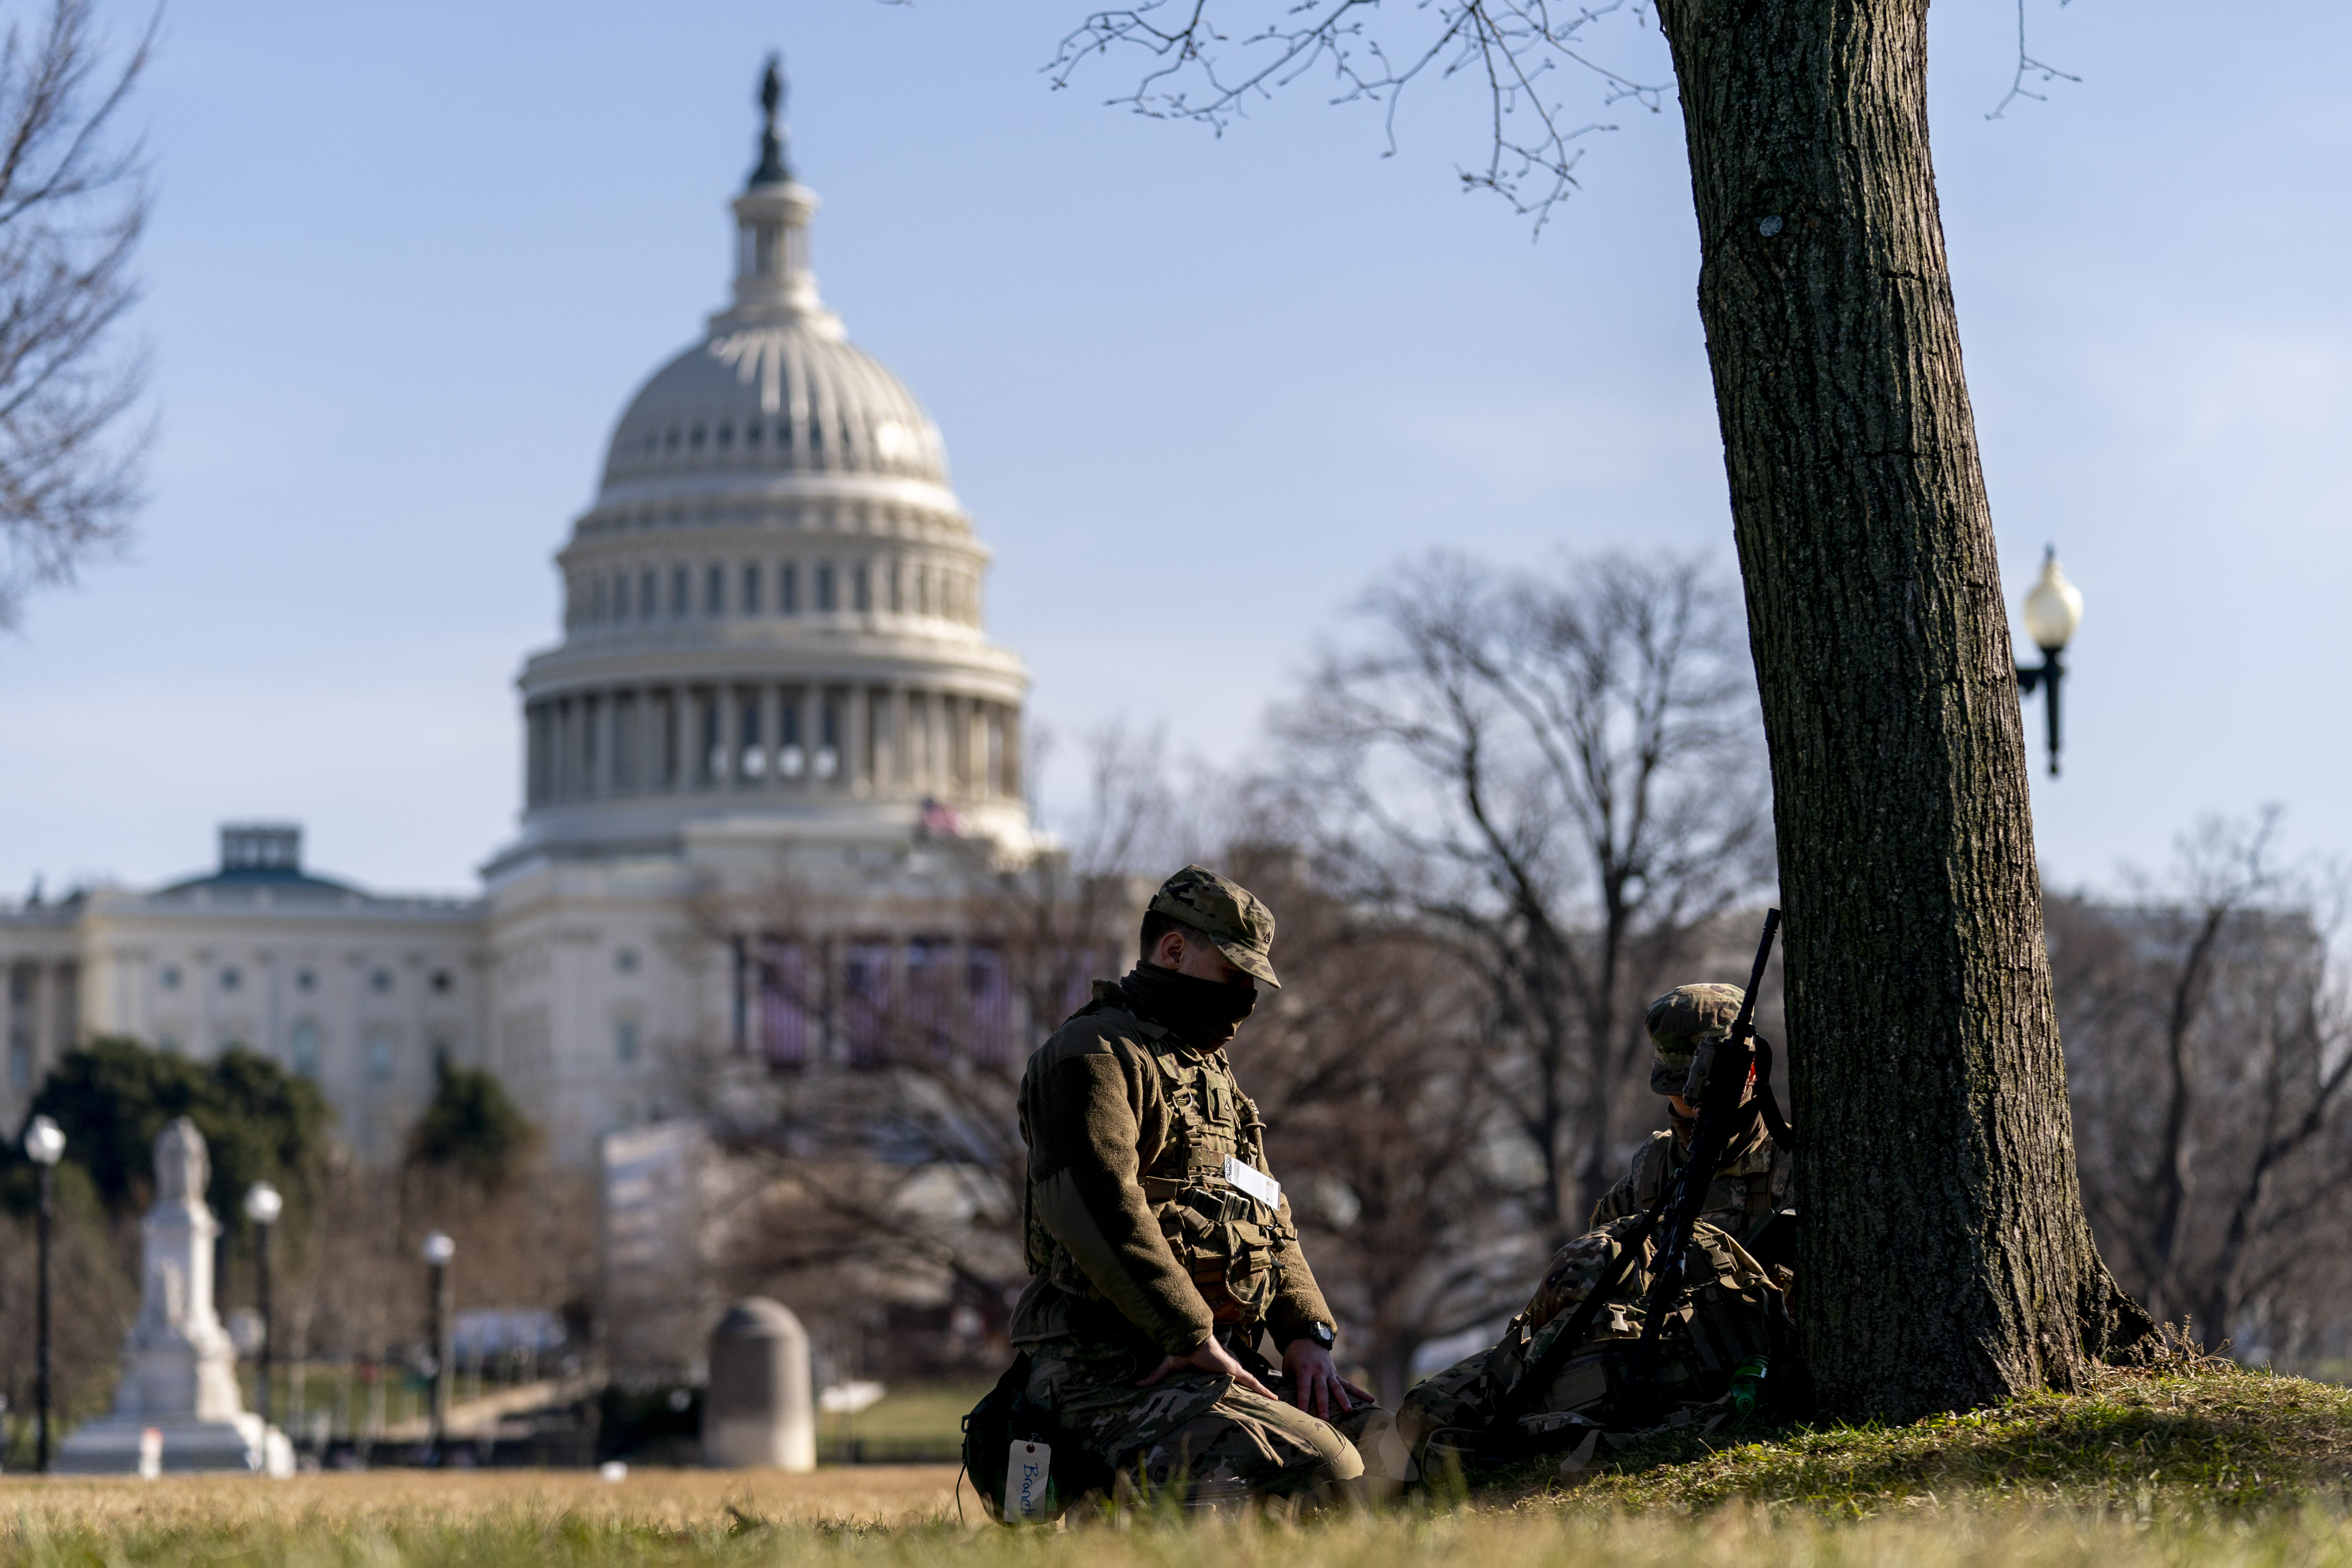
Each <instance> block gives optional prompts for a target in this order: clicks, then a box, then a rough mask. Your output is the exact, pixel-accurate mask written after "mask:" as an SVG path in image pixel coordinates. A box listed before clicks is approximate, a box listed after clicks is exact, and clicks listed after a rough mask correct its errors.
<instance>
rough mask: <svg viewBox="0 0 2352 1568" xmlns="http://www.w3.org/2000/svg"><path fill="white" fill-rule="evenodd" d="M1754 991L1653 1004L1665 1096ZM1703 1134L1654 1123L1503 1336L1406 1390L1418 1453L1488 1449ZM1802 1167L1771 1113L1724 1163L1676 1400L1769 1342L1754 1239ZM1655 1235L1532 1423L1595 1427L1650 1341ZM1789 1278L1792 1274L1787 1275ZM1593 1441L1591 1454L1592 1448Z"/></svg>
mask: <svg viewBox="0 0 2352 1568" xmlns="http://www.w3.org/2000/svg"><path fill="white" fill-rule="evenodd" d="M1743 998H1744V993H1743V992H1742V991H1741V990H1740V988H1739V987H1738V986H1736V985H1681V986H1677V987H1675V989H1674V990H1672V991H1669V992H1667V993H1666V994H1664V996H1661V997H1659V998H1658V999H1657V1000H1656V1001H1655V1002H1653V1003H1652V1004H1651V1005H1650V1008H1649V1013H1648V1016H1647V1017H1646V1019H1645V1020H1644V1022H1645V1024H1646V1026H1647V1028H1648V1031H1649V1035H1650V1043H1651V1047H1652V1049H1653V1050H1654V1053H1655V1059H1654V1062H1653V1063H1652V1066H1651V1069H1650V1087H1651V1088H1652V1089H1654V1090H1655V1091H1656V1092H1657V1093H1659V1094H1662V1095H1676V1094H1680V1093H1682V1092H1683V1089H1684V1086H1685V1083H1686V1082H1687V1080H1688V1078H1689V1073H1690V1066H1691V1061H1692V1058H1694V1057H1695V1056H1696V1052H1697V1047H1698V1043H1699V1042H1700V1041H1701V1040H1704V1039H1707V1038H1710V1037H1713V1038H1721V1037H1723V1035H1724V1034H1725V1033H1726V1032H1727V1031H1728V1029H1729V1026H1730V1025H1731V1024H1732V1022H1733V1021H1734V1020H1735V1019H1736V1018H1737V1017H1738V1014H1739V1005H1740V1003H1741V1001H1742V1000H1743ZM1693 1131H1696V1127H1695V1124H1693V1123H1686V1122H1678V1124H1677V1126H1676V1127H1675V1129H1674V1130H1673V1131H1660V1132H1655V1133H1653V1134H1651V1136H1650V1138H1649V1140H1648V1142H1644V1143H1643V1145H1642V1147H1641V1148H1640V1149H1638V1150H1636V1151H1635V1152H1634V1155H1633V1168H1632V1169H1631V1170H1629V1171H1628V1172H1627V1173H1625V1175H1624V1177H1623V1178H1622V1180H1620V1181H1619V1182H1618V1183H1617V1184H1616V1185H1615V1186H1613V1187H1612V1188H1610V1189H1609V1191H1608V1192H1606V1193H1604V1194H1601V1201H1600V1202H1599V1203H1597V1204H1595V1205H1593V1209H1592V1224H1591V1230H1590V1231H1589V1232H1588V1233H1587V1234H1586V1235H1584V1236H1581V1237H1578V1238H1577V1239H1576V1240H1574V1241H1571V1242H1570V1243H1569V1244H1568V1245H1567V1246H1566V1247H1561V1248H1560V1249H1559V1252H1558V1253H1556V1254H1554V1255H1553V1257H1552V1260H1551V1263H1550V1265H1549V1268H1546V1269H1545V1271H1544V1278H1543V1282H1542V1284H1540V1285H1538V1287H1537V1288H1536V1292H1535V1295H1534V1296H1533V1297H1532V1298H1530V1299H1529V1300H1528V1304H1527V1307H1526V1308H1525V1309H1524V1310H1522V1311H1521V1312H1520V1313H1519V1314H1518V1316H1517V1317H1515V1318H1513V1319H1512V1320H1511V1322H1510V1325H1509V1327H1508V1328H1507V1329H1506V1330H1505V1331H1504V1333H1503V1338H1502V1341H1501V1342H1499V1343H1497V1344H1496V1345H1494V1346H1493V1347H1491V1348H1490V1349H1487V1350H1484V1351H1481V1352H1478V1353H1477V1354H1475V1355H1473V1356H1470V1357H1467V1358H1465V1360H1463V1361H1460V1362H1457V1363H1454V1365H1452V1366H1450V1367H1447V1368H1446V1369H1445V1370H1444V1371H1443V1372H1441V1373H1436V1374H1435V1375H1434V1376H1432V1377H1429V1378H1427V1379H1424V1380H1423V1382H1422V1383H1420V1384H1417V1385H1416V1386H1415V1387H1414V1388H1413V1389H1412V1392H1411V1393H1409V1394H1406V1395H1405V1398H1404V1404H1403V1405H1402V1407H1401V1408H1400V1410H1399V1411H1398V1414H1397V1426H1398V1429H1399V1431H1400V1432H1401V1433H1402V1434H1403V1436H1405V1439H1406V1441H1407V1443H1408V1445H1409V1446H1410V1448H1411V1450H1412V1455H1413V1456H1414V1458H1415V1459H1416V1461H1419V1462H1423V1463H1425V1462H1426V1460H1425V1458H1424V1456H1425V1455H1427V1454H1429V1453H1431V1452H1433V1451H1446V1450H1449V1449H1453V1450H1459V1451H1461V1452H1464V1453H1467V1452H1468V1451H1471V1450H1475V1448H1476V1447H1479V1446H1480V1441H1481V1439H1483V1437H1484V1436H1485V1434H1486V1430H1487V1428H1488V1426H1490V1425H1491V1423H1492V1422H1493V1420H1494V1418H1495V1416H1496V1415H1497V1414H1498V1413H1499V1412H1500V1410H1501V1408H1502V1405H1503V1402H1504V1400H1505V1398H1506V1396H1507V1395H1508V1394H1511V1392H1512V1391H1513V1390H1514V1389H1515V1388H1516V1387H1517V1384H1518V1381H1519V1379H1520V1376H1521V1374H1522V1373H1524V1371H1525V1369H1526V1367H1527V1364H1528V1362H1529V1361H1530V1360H1531V1359H1533V1358H1534V1357H1535V1356H1537V1355H1538V1354H1540V1353H1541V1352H1542V1351H1543V1349H1544V1348H1545V1347H1546V1346H1547V1345H1548V1344H1549V1338H1548V1337H1547V1336H1546V1334H1545V1332H1544V1331H1545V1330H1546V1328H1547V1327H1548V1326H1549V1327H1553V1328H1554V1331H1558V1330H1562V1329H1565V1328H1566V1327H1567V1320H1568V1319H1569V1318H1570V1317H1572V1316H1573V1315H1574V1314H1575V1311H1576V1309H1577V1308H1578V1307H1579V1306H1580V1305H1581V1304H1582V1303H1583V1301H1584V1299H1585V1298H1586V1297H1587V1296H1588V1295H1590V1294H1591V1289H1592V1286H1593V1283H1594V1281H1596V1280H1597V1279H1600V1277H1601V1274H1602V1273H1603V1272H1604V1271H1605V1270H1606V1269H1607V1268H1608V1267H1609V1265H1610V1264H1611V1263H1612V1261H1613V1260H1614V1259H1615V1258H1616V1257H1617V1255H1618V1253H1619V1251H1620V1250H1621V1249H1622V1244H1623V1242H1624V1240H1625V1239H1626V1238H1627V1237H1630V1236H1631V1235H1632V1234H1633V1232H1634V1231H1635V1230H1636V1229H1638V1228H1639V1227H1640V1226H1641V1223H1642V1219H1643V1216H1644V1215H1647V1214H1648V1213H1649V1211H1650V1208H1651V1206H1652V1205H1654V1204H1655V1203H1656V1202H1657V1200H1658V1197H1659V1195H1660V1194H1662V1193H1663V1192H1664V1191H1665V1190H1666V1187H1667V1185H1668V1184H1669V1183H1671V1182H1672V1180H1673V1179H1674V1177H1675V1173H1677V1172H1679V1171H1680V1170H1681V1169H1682V1166H1683V1164H1684V1163H1685V1160H1686V1159H1687V1158H1688V1153H1689V1148H1690V1137H1691V1133H1692V1132H1693ZM1792 1166H1793V1163H1792V1161H1791V1160H1790V1155H1789V1152H1788V1151H1786V1150H1782V1149H1780V1148H1777V1147H1775V1145H1774V1144H1773V1142H1772V1140H1771V1139H1770V1137H1769V1135H1767V1134H1766V1132H1765V1131H1764V1129H1763V1127H1762V1126H1761V1125H1760V1123H1759V1125H1758V1126H1757V1127H1756V1128H1755V1129H1754V1130H1753V1131H1752V1132H1751V1133H1750V1134H1749V1135H1748V1138H1747V1139H1746V1140H1745V1141H1744V1142H1741V1143H1739V1144H1738V1145H1736V1146H1735V1147H1734V1150H1733V1152H1732V1153H1731V1156H1730V1158H1728V1159H1727V1160H1726V1161H1724V1162H1723V1163H1721V1164H1719V1165H1717V1167H1716V1175H1715V1180H1714V1181H1713V1182H1711V1183H1710V1184H1708V1186H1707V1193H1706V1206H1705V1207H1704V1208H1703V1209H1702V1210H1701V1211H1700V1215H1699V1221H1700V1223H1699V1225H1698V1226H1697V1228H1696V1230H1695V1231H1694V1232H1693V1253H1692V1259H1691V1267H1690V1271H1689V1274H1688V1276H1687V1281H1686V1287H1685V1290H1684V1293H1683V1296H1682V1304H1681V1306H1680V1307H1679V1308H1678V1309H1677V1315H1678V1317H1679V1319H1680V1321H1681V1323H1680V1327H1675V1326H1673V1325H1669V1327H1668V1328H1667V1329H1666V1330H1665V1331H1664V1339H1663V1341H1662V1350H1661V1355H1660V1362H1659V1367H1658V1388H1659V1391H1660V1393H1661V1394H1664V1396H1665V1398H1666V1399H1667V1401H1668V1402H1669V1403H1670V1404H1671V1403H1675V1402H1681V1403H1684V1404H1685V1405H1687V1404H1688V1403H1691V1402H1693V1401H1702V1400H1709V1399H1713V1398H1715V1397H1717V1396H1718V1395H1720V1394H1722V1393H1723V1391H1724V1388H1725V1386H1726V1385H1727V1383H1728V1382H1729V1380H1730V1377H1731V1375H1732V1373H1733V1372H1734V1371H1735V1370H1736V1368H1737V1367H1738V1364H1739V1363H1740V1362H1742V1361H1744V1360H1745V1359H1746V1358H1747V1357H1748V1356H1749V1355H1751V1354H1757V1353H1761V1352H1763V1351H1764V1349H1765V1336H1766V1331H1767V1324H1768V1321H1769V1317H1770V1314H1771V1312H1772V1311H1773V1310H1777V1309H1778V1306H1779V1303H1778V1302H1777V1301H1775V1300H1773V1298H1774V1297H1775V1295H1776V1294H1777V1293H1778V1290H1779V1289H1780V1285H1776V1283H1775V1279H1774V1278H1773V1277H1771V1276H1769V1275H1768V1274H1767V1273H1766V1271H1765V1269H1764V1268H1762V1267H1761V1266H1760V1265H1759V1263H1758V1262H1757V1261H1756V1259H1755V1258H1754V1257H1753V1256H1752V1255H1751V1254H1750V1253H1749V1252H1748V1250H1747V1247H1745V1246H1743V1245H1742V1243H1743V1242H1746V1243H1748V1244H1753V1243H1754V1242H1755V1241H1756V1239H1757V1238H1758V1237H1760V1236H1763V1235H1765V1234H1766V1233H1767V1231H1768V1230H1769V1227H1770V1226H1772V1225H1773V1224H1774V1223H1775V1219H1776V1216H1777V1215H1779V1213H1780V1211H1782V1210H1784V1209H1786V1208H1788V1207H1789V1206H1790V1203H1791V1202H1792V1191H1791V1186H1792V1184H1791V1173H1792ZM1776 1239H1777V1237H1776ZM1654 1245H1655V1242H1654V1240H1653V1242H1651V1243H1648V1244H1645V1247H1644V1256H1643V1261H1642V1262H1641V1263H1640V1264H1639V1265H1637V1266H1636V1267H1635V1268H1633V1269H1632V1270H1631V1271H1630V1272H1629V1273H1628V1275H1627V1277H1626V1279H1625V1280H1624V1281H1623V1282H1622V1284H1621V1285H1620V1286H1619V1288H1618V1289H1617V1291H1616V1292H1615V1293H1614V1294H1613V1295H1612V1297H1611V1299H1610V1301H1609V1303H1608V1305H1607V1307H1606V1308H1605V1309H1604V1310H1602V1312H1601V1314H1600V1316H1599V1318H1598V1319H1596V1320H1595V1321H1594V1323H1593V1327H1592V1335H1591V1340H1590V1341H1588V1344H1589V1345H1590V1346H1591V1348H1590V1349H1589V1350H1585V1351H1580V1352H1577V1353H1575V1354H1574V1355H1571V1356H1570V1358H1569V1359H1568V1360H1567V1361H1566V1362H1565V1363H1563V1364H1562V1365H1561V1368H1560V1370H1559V1373H1557V1374H1555V1375H1554V1377H1553V1379H1552V1381H1551V1384H1550V1386H1549V1388H1548V1389H1546V1390H1545V1392H1544V1394H1543V1395H1542V1396H1541V1397H1540V1398H1538V1399H1537V1400H1535V1401H1533V1402H1532V1403H1531V1404H1530V1405H1528V1409H1529V1410H1530V1411H1531V1412H1532V1413H1533V1414H1531V1415H1528V1417H1526V1418H1525V1424H1526V1425H1527V1426H1528V1429H1529V1431H1530V1433H1534V1432H1538V1431H1547V1430H1551V1429H1553V1428H1557V1427H1561V1426H1572V1425H1584V1426H1591V1424H1592V1422H1593V1421H1595V1420H1597V1419H1598V1418H1599V1416H1598V1413H1599V1409H1600V1407H1601V1405H1604V1404H1605V1403H1606V1402H1607V1398H1608V1395H1609V1394H1611V1393H1612V1391H1613V1390H1614V1389H1615V1388H1616V1387H1618V1386H1619V1385H1620V1384H1622V1379H1623V1376H1624V1374H1625V1373H1626V1372H1627V1371H1628V1370H1629V1368H1630V1364H1631V1354H1632V1349H1633V1342H1636V1341H1638V1340H1639V1339H1640V1338H1641V1334H1642V1321H1643V1299H1644V1298H1645V1297H1646V1296H1647V1294H1648V1291H1649V1287H1650V1275H1649V1267H1650V1262H1651V1258H1650V1252H1651V1250H1652V1249H1653V1248H1654ZM1779 1278H1780V1284H1785V1283H1786V1279H1787V1277H1786V1276H1785V1275H1782V1276H1780V1277H1779ZM1585 1451H1586V1452H1588V1453H1589V1452H1590V1451H1591V1450H1590V1446H1589V1445H1588V1447H1587V1448H1586V1450H1585Z"/></svg>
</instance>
